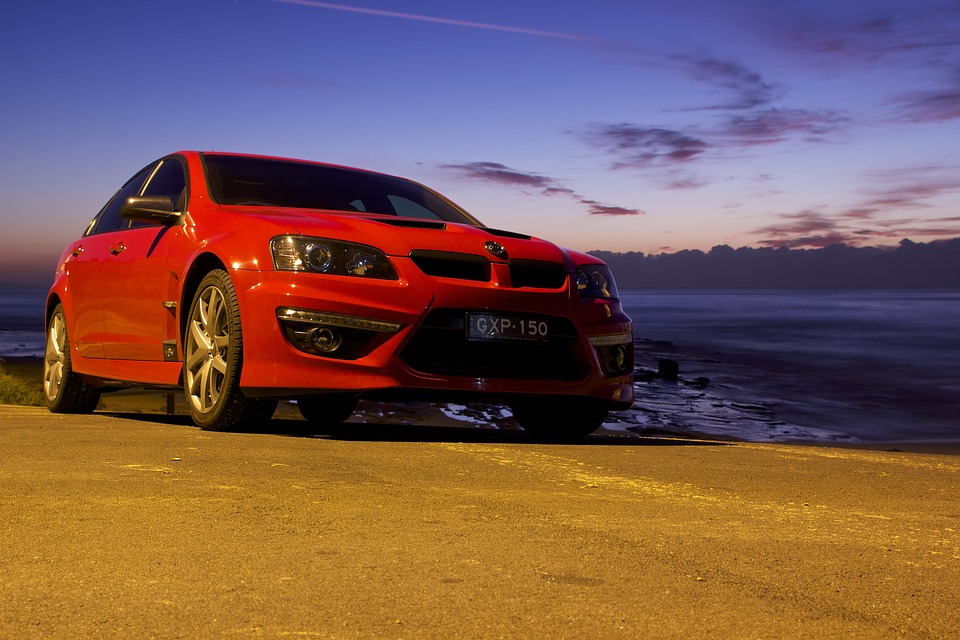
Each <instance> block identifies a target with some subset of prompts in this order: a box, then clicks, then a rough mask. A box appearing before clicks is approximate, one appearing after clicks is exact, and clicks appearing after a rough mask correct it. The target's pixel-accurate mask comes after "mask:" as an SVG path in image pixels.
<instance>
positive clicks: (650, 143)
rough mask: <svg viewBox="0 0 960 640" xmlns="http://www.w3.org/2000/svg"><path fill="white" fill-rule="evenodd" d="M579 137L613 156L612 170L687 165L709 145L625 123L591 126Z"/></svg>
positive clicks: (663, 130)
mask: <svg viewBox="0 0 960 640" xmlns="http://www.w3.org/2000/svg"><path fill="white" fill-rule="evenodd" d="M582 137H583V138H584V139H585V140H586V141H587V142H588V143H589V144H591V145H592V146H595V147H598V148H600V149H602V150H604V151H606V152H608V153H610V154H611V155H613V156H614V157H616V158H617V160H616V163H615V165H614V166H615V168H624V167H648V166H663V165H668V164H676V163H682V162H689V161H691V160H694V159H695V158H697V157H699V156H700V155H701V154H703V153H704V152H705V151H706V150H707V149H708V148H709V146H710V145H708V144H707V143H706V142H705V141H703V140H701V139H700V138H698V137H696V136H694V135H691V134H687V133H683V132H681V131H677V130H675V129H668V128H666V127H644V126H640V125H634V124H628V123H621V124H596V125H592V126H590V127H588V128H587V130H586V132H584V134H583V135H582Z"/></svg>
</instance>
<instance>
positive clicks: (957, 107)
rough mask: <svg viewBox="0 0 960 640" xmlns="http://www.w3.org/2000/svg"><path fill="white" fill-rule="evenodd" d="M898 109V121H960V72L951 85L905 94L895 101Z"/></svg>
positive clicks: (952, 79)
mask: <svg viewBox="0 0 960 640" xmlns="http://www.w3.org/2000/svg"><path fill="white" fill-rule="evenodd" d="M893 104H894V106H896V107H897V109H898V113H897V120H899V121H901V122H909V123H913V124H924V123H931V122H948V121H950V120H960V71H957V72H955V73H954V74H953V76H952V77H951V78H950V80H949V84H945V85H944V86H940V87H935V88H933V89H927V90H924V91H914V92H910V93H904V94H901V95H899V96H897V97H896V98H894V100H893Z"/></svg>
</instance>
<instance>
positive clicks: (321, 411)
mask: <svg viewBox="0 0 960 640" xmlns="http://www.w3.org/2000/svg"><path fill="white" fill-rule="evenodd" d="M297 408H298V409H300V415H302V416H303V417H304V419H305V420H306V421H307V422H309V423H310V424H311V425H313V426H315V427H333V426H336V425H338V424H340V423H341V422H346V421H347V420H348V419H349V418H350V416H352V415H353V412H354V410H356V408H357V397H356V396H340V395H336V394H331V395H317V396H304V397H301V398H297Z"/></svg>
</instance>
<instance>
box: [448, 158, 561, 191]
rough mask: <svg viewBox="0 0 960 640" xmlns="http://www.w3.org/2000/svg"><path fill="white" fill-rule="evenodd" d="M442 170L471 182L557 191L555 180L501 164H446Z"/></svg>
mask: <svg viewBox="0 0 960 640" xmlns="http://www.w3.org/2000/svg"><path fill="white" fill-rule="evenodd" d="M440 167H441V168H442V169H451V170H453V171H456V172H458V173H460V174H461V175H463V176H465V177H467V178H470V179H471V180H484V181H487V182H496V183H497V184H504V185H508V186H511V187H533V188H536V189H557V187H556V186H555V184H554V183H555V180H553V179H552V178H548V177H546V176H541V175H538V174H536V173H524V172H522V171H517V170H515V169H511V168H510V167H507V166H505V165H502V164H500V163H499V162H467V163H464V164H444V165H440Z"/></svg>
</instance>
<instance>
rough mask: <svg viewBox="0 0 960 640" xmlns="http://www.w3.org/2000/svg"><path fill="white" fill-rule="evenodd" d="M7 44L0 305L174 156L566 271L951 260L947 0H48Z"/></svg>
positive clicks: (21, 8)
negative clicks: (324, 181)
mask: <svg viewBox="0 0 960 640" xmlns="http://www.w3.org/2000/svg"><path fill="white" fill-rule="evenodd" d="M0 34H2V37H0V60H2V62H0V83H2V84H0V87H2V89H0V91H2V93H0V96H2V99H0V149H2V153H0V221H2V223H3V232H2V234H0V281H10V280H15V279H17V278H29V277H39V278H41V279H45V280H47V281H49V280H50V279H52V274H53V268H54V267H55V263H56V260H57V257H58V256H59V255H60V252H61V250H62V248H63V247H64V245H66V244H67V243H68V242H70V241H72V240H74V239H76V238H77V237H79V235H80V234H81V233H82V231H83V229H84V228H85V227H86V225H87V223H88V222H89V220H90V219H91V218H92V217H93V216H94V215H95V214H96V212H97V211H98V210H99V209H100V208H101V207H102V206H103V204H104V203H105V202H106V201H107V199H109V198H110V196H111V195H112V194H113V193H114V192H115V190H116V189H117V188H118V187H119V186H120V185H121V184H122V183H123V182H125V181H126V180H127V179H128V178H129V177H131V176H132V175H133V174H134V173H136V172H137V171H138V170H139V169H140V168H142V167H143V166H145V165H147V164H148V163H150V162H151V161H153V160H155V159H156V158H159V157H161V156H163V155H166V154H167V153H170V152H173V151H176V150H180V149H199V150H218V151H237V152H248V153H262V154H268V155H279V156H289V157H295V158H305V159H310V160H319V161H324V162H332V163H335V164H344V165H349V166H356V167H362V168H366V169H373V170H376V171H382V172H386V173H391V174H395V175H401V176H404V177H408V178H412V179H414V180H417V181H418V182H422V183H424V184H427V185H429V186H431V187H433V188H435V189H437V190H438V191H440V192H441V193H444V194H445V195H446V196H448V197H449V198H451V199H452V200H454V201H455V202H457V203H458V204H460V205H461V206H463V207H464V208H466V209H467V210H468V211H470V212H471V213H473V214H474V215H475V216H476V217H478V218H479V219H480V220H482V221H483V222H484V223H485V224H487V225H488V226H491V227H498V228H504V229H510V230H513V231H518V232H523V233H528V234H532V235H535V236H538V237H543V238H547V239H549V240H552V241H554V242H556V243H557V244H560V245H562V246H566V247H570V248H573V249H578V250H583V251H590V250H609V251H624V252H625V251H641V252H644V253H647V254H658V253H662V252H676V251H681V250H690V249H699V250H704V251H706V250H709V249H710V248H711V247H713V246H716V245H729V246H732V247H787V248H797V249H801V248H818V247H823V246H827V245H830V244H835V243H846V244H848V245H850V246H894V245H896V244H897V243H898V242H899V241H900V240H901V239H904V238H909V239H911V240H912V241H914V242H930V241H934V240H938V239H946V238H953V237H958V236H960V0H900V1H891V0H844V1H843V2H838V1H836V0H823V1H821V0H793V1H786V0H783V1H780V0H769V1H768V0H723V1H722V2H721V1H718V0H670V1H666V0H663V1H658V2H653V1H644V0H551V1H549V2H547V1H546V0H483V1H482V2H481V1H474V0H461V1H459V2H449V1H441V0H357V1H353V0H343V1H341V2H317V1H312V0H186V1H181V0H165V1H164V2H140V1H137V0H127V1H124V2H120V1H112V0H101V1H98V0H91V1H89V2H73V1H63V0H54V1H48V2H44V1H42V0H38V1H37V2H17V3H8V5H7V6H6V7H5V9H4V19H3V21H2V26H0ZM36 274H40V275H39V276H37V275H36Z"/></svg>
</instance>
